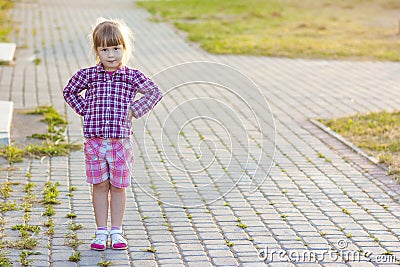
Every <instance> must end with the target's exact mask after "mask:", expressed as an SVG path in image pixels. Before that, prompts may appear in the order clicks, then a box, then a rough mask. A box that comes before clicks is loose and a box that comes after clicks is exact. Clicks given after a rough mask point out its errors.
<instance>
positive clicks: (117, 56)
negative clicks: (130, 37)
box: [96, 45, 124, 71]
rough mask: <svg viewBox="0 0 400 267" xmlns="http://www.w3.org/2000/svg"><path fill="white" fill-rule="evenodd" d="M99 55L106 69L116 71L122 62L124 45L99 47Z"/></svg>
mask: <svg viewBox="0 0 400 267" xmlns="http://www.w3.org/2000/svg"><path fill="white" fill-rule="evenodd" d="M96 52H97V56H98V57H99V59H100V62H101V63H102V64H103V67H104V69H105V70H106V71H116V70H117V69H118V67H119V66H121V64H122V57H123V55H124V47H123V45H116V46H107V47H102V46H99V47H97V51H96Z"/></svg>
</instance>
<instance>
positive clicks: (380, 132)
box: [320, 111, 400, 181]
mask: <svg viewBox="0 0 400 267" xmlns="http://www.w3.org/2000/svg"><path fill="white" fill-rule="evenodd" d="M320 121H321V122H322V123H324V124H325V125H326V126H328V127H329V128H331V129H332V130H334V131H335V132H337V133H339V134H340V135H342V136H343V137H345V138H346V139H348V140H349V141H350V142H352V143H353V144H355V145H356V146H358V147H360V148H361V149H363V150H364V151H365V152H366V153H368V154H370V155H372V156H374V157H376V158H378V159H379V161H380V162H381V163H384V164H386V165H387V166H388V168H389V174H391V175H393V176H394V177H395V178H397V179H398V180H399V181H400V111H397V112H392V113H390V112H387V111H383V112H376V113H368V114H357V115H354V116H350V117H344V118H338V119H331V120H320Z"/></svg>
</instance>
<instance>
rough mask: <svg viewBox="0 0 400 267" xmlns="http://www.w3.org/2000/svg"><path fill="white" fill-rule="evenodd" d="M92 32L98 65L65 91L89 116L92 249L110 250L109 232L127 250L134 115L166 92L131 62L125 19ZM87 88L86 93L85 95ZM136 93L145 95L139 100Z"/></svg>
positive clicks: (80, 73)
mask: <svg viewBox="0 0 400 267" xmlns="http://www.w3.org/2000/svg"><path fill="white" fill-rule="evenodd" d="M91 36H92V41H93V49H94V52H95V54H96V63H97V64H96V65H95V66H92V67H89V68H84V69H81V70H79V71H78V72H77V73H75V74H74V75H73V76H72V78H71V79H70V80H69V82H68V84H67V86H66V87H65V88H64V91H63V95H64V98H65V101H66V102H67V103H68V104H69V105H70V106H71V108H72V109H73V110H74V111H75V112H76V113H78V114H79V115H80V116H83V132H84V137H85V138H86V140H85V143H84V153H85V163H86V177H87V178H86V181H87V182H88V183H90V184H93V195H92V197H93V208H94V215H95V219H96V224H97V230H96V232H95V238H94V239H93V241H92V243H91V249H94V250H105V249H106V247H107V240H108V237H109V235H110V236H111V248H112V249H126V248H127V241H126V240H125V238H124V236H123V232H122V221H123V216H124V213H125V203H126V192H125V189H126V187H128V186H129V184H130V169H131V167H132V164H133V153H132V146H131V143H130V134H131V119H132V117H134V118H140V117H141V116H143V115H144V114H146V113H147V112H149V111H150V110H151V109H152V108H153V107H154V106H155V105H156V104H157V103H158V101H160V99H161V98H162V93H161V91H160V89H159V88H158V86H157V85H156V84H155V83H154V82H153V81H151V80H150V79H149V78H147V77H146V76H145V75H144V74H143V73H141V72H140V71H139V70H135V69H131V68H129V67H127V66H125V64H126V63H127V62H128V60H129V57H130V54H131V52H132V47H131V45H132V42H133V37H132V36H133V35H132V32H131V31H130V29H129V28H128V27H127V26H126V24H125V23H124V22H123V21H120V20H106V19H99V20H98V23H97V25H96V26H95V28H94V29H93V32H92V35H91ZM83 90H86V92H85V97H82V95H81V94H80V93H81V92H82V91H83ZM136 93H140V94H143V96H142V97H141V98H139V99H137V100H134V98H135V96H136ZM109 194H110V199H109ZM109 206H110V213H111V229H110V230H111V231H110V232H108V228H107V221H108V208H109Z"/></svg>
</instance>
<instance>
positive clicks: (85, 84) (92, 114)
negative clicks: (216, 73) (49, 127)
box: [63, 64, 163, 138]
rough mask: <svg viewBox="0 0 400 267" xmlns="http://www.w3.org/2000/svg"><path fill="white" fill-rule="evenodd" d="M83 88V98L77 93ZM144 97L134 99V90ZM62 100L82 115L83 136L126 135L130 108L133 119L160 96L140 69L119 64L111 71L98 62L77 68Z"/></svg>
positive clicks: (154, 85)
mask: <svg viewBox="0 0 400 267" xmlns="http://www.w3.org/2000/svg"><path fill="white" fill-rule="evenodd" d="M85 89H86V92H85V97H82V96H81V95H80V93H81V92H82V91H83V90H85ZM137 92H139V93H141V94H143V96H142V97H141V98H139V99H137V100H135V101H134V98H135V96H136V93H137ZM63 94H64V98H65V101H66V102H67V103H68V104H69V105H70V106H71V107H72V109H73V110H75V112H76V113H78V114H79V115H81V116H83V134H84V136H85V137H86V138H91V137H103V138H127V137H129V135H130V134H131V124H132V123H131V121H130V120H129V119H128V116H129V111H130V110H131V111H132V115H133V117H135V118H140V117H142V116H143V115H144V114H146V113H147V112H149V111H150V110H151V109H152V108H153V107H154V106H155V105H156V104H157V103H158V101H160V99H161V98H162V96H163V94H162V92H161V91H160V89H159V88H158V86H157V85H156V84H155V83H154V82H153V81H151V80H150V79H149V78H147V77H146V76H145V75H144V74H143V73H141V72H140V71H139V70H134V69H131V68H128V67H125V66H123V67H120V68H119V69H118V70H117V71H115V72H114V73H113V74H109V73H107V72H106V71H105V70H104V68H103V66H102V65H101V64H97V65H96V66H93V67H90V68H85V69H81V70H79V71H78V72H77V73H75V74H74V75H73V76H72V78H71V79H70V80H69V82H68V84H67V86H66V87H65V88H64V92H63Z"/></svg>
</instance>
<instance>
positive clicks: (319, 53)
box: [137, 0, 400, 61]
mask: <svg viewBox="0 0 400 267" xmlns="http://www.w3.org/2000/svg"><path fill="white" fill-rule="evenodd" d="M137 5H138V6H139V7H144V8H146V9H147V10H148V11H149V12H150V13H152V14H153V16H154V20H157V21H167V22H169V23H172V24H173V25H175V27H177V28H178V29H180V30H182V31H184V32H185V34H186V35H187V39H188V40H190V41H192V42H196V43H199V44H200V46H201V47H202V48H203V49H205V50H206V51H209V52H211V53H218V54H250V55H263V56H278V57H289V58H298V57H301V58H329V59H332V58H333V59H343V58H346V59H374V60H390V61H399V60H400V53H398V49H399V48H398V43H399V37H398V36H397V35H396V34H397V33H398V31H399V25H398V23H399V18H400V17H399V15H398V14H399V13H400V2H399V1H397V0H348V1H342V0H318V1H315V0H304V1H297V0H268V1H265V0H229V1H228V0H219V1H216V0H186V1H181V0H168V1H166V0H165V1H139V2H137Z"/></svg>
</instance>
